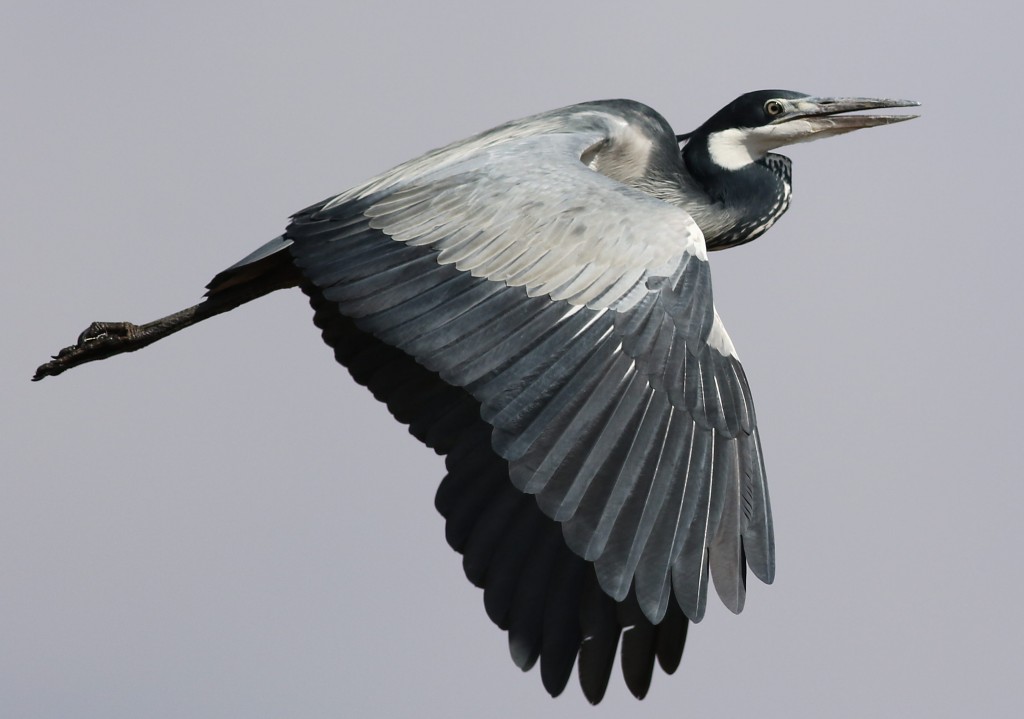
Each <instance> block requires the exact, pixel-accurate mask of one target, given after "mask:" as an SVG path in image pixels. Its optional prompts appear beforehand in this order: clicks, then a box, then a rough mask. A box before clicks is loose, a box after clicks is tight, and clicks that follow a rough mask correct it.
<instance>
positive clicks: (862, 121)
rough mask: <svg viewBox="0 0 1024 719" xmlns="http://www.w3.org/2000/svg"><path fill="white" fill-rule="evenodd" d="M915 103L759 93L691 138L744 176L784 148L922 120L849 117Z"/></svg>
mask: <svg viewBox="0 0 1024 719" xmlns="http://www.w3.org/2000/svg"><path fill="white" fill-rule="evenodd" d="M919 104H920V103H917V102H914V101H912V100H882V99H875V98H868V97H814V96H811V95H807V94H806V93H802V92H793V91H791V90H757V91H755V92H748V93H746V94H745V95H740V96H739V97H738V98H736V99H735V100H733V101H732V102H730V103H729V104H728V105H726V106H725V107H723V108H722V109H721V110H719V111H718V112H716V113H715V114H714V115H713V116H712V117H711V118H710V119H709V120H707V122H705V123H704V124H703V125H701V126H700V127H699V128H697V129H696V130H694V131H693V132H691V133H689V134H687V135H679V136H678V139H679V140H680V141H683V140H688V141H689V143H688V144H691V145H692V144H694V143H695V142H700V144H702V145H705V146H706V148H707V152H708V155H709V156H710V159H711V161H712V162H713V163H714V164H715V165H717V166H718V167H719V168H721V169H724V170H738V169H741V168H743V167H746V166H747V165H750V164H751V163H753V162H756V161H757V160H759V159H761V158H762V157H764V155H765V154H766V153H768V152H770V151H772V150H774V149H776V148H779V147H782V146H784V145H792V144H795V143H797V142H809V141H811V140H817V139H819V138H822V137H832V136H833V135H841V134H843V133H845V132H852V131H853V130H859V129H861V128H864V127H875V126H877V125H891V124H892V123H894V122H903V121H904V120H910V119H912V118H914V117H917V115H848V114H844V113H850V112H856V111H858V110H881V109H887V108H894V107H915V106H917V105H919Z"/></svg>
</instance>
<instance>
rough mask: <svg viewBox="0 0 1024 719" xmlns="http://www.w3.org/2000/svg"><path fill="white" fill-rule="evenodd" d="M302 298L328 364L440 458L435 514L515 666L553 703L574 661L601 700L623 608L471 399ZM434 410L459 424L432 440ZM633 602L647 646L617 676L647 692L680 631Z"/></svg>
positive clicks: (331, 309)
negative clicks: (499, 449)
mask: <svg viewBox="0 0 1024 719" xmlns="http://www.w3.org/2000/svg"><path fill="white" fill-rule="evenodd" d="M304 290H305V291H306V292H307V294H308V295H309V296H310V303H311V305H312V306H313V309H314V310H315V315H314V321H315V323H316V325H317V326H318V327H319V328H320V329H321V330H322V332H323V336H324V340H325V341H326V342H327V343H328V344H329V345H330V346H331V347H333V348H334V350H335V357H336V358H337V360H338V361H339V362H340V363H341V364H343V365H345V366H346V367H348V368H349V371H350V372H351V373H352V376H353V377H354V378H355V379H356V380H357V381H358V382H359V383H360V384H363V385H365V386H366V387H367V388H369V389H370V390H371V391H372V392H373V394H374V396H375V397H377V398H378V399H379V400H381V401H383V402H385V403H386V404H387V406H388V409H389V410H391V412H392V414H394V416H395V418H396V419H398V420H400V421H401V422H403V423H405V424H407V425H409V428H410V431H411V432H412V433H413V434H414V435H415V436H416V437H417V438H418V439H420V440H421V441H423V442H424V443H425V444H427V445H428V446H430V447H431V448H433V449H434V450H435V451H437V452H438V453H441V454H445V455H447V459H446V465H447V468H448V474H447V476H446V477H445V478H444V480H443V481H442V482H441V485H440V486H439V487H438V491H437V496H436V506H437V509H438V511H440V512H441V514H442V515H443V516H444V517H445V519H446V521H447V525H446V531H447V535H448V541H449V543H450V544H451V546H452V547H453V548H454V549H456V550H457V551H459V552H461V553H462V554H463V555H464V567H465V570H466V576H467V577H468V578H469V579H470V581H472V582H473V583H474V584H475V585H477V586H479V587H482V588H484V596H485V603H486V605H487V609H488V616H490V617H491V618H492V620H494V621H495V623H496V624H498V625H499V626H500V627H501V628H502V629H506V630H508V631H509V645H510V651H511V653H512V655H513V658H514V659H515V660H516V664H517V665H518V666H520V667H521V668H523V669H528V668H530V667H531V666H532V665H533V663H534V662H536V661H537V659H538V658H539V660H540V663H541V678H542V680H543V683H544V687H545V688H546V689H547V690H548V691H549V692H550V693H551V694H552V695H553V696H557V695H558V694H560V693H561V692H562V691H563V690H564V689H565V686H566V683H567V682H568V680H569V677H570V675H571V673H572V668H573V665H574V664H575V663H576V661H577V656H579V674H580V683H581V686H582V687H583V689H584V693H585V695H586V697H587V698H588V699H589V700H590V701H591V702H594V703H597V702H598V701H600V699H601V698H602V697H603V696H604V693H605V690H606V688H607V684H608V681H609V679H610V676H611V672H612V669H613V667H614V664H615V656H616V646H617V645H618V641H619V637H620V636H621V634H622V631H623V629H622V628H623V624H622V622H621V620H620V616H623V614H622V612H621V611H620V610H619V609H617V607H618V606H619V605H620V604H621V603H619V602H616V601H614V600H613V599H611V598H610V597H609V596H608V595H607V594H605V593H604V592H603V591H602V590H601V589H600V586H599V584H598V581H597V577H596V574H595V570H594V567H593V564H591V563H589V562H587V561H586V560H584V559H582V558H581V557H579V556H577V555H575V554H573V552H572V551H571V550H569V548H568V547H567V546H566V544H565V543H564V541H563V540H562V537H561V529H560V527H559V525H558V523H557V522H555V521H553V520H551V519H550V518H548V517H547V516H545V515H544V513H543V512H542V511H541V510H540V508H539V507H538V506H537V504H536V502H535V501H534V499H533V498H532V497H530V496H529V495H525V494H522V493H520V492H519V491H518V490H516V489H515V488H514V487H513V486H512V484H511V483H510V482H509V481H508V463H507V461H505V460H504V459H502V458H501V457H499V456H498V455H497V454H496V453H495V452H494V451H493V450H492V449H490V447H489V445H488V442H487V439H488V438H489V435H490V433H491V431H492V430H491V428H490V426H489V425H488V424H487V423H486V422H484V421H483V420H482V419H481V418H480V416H479V404H478V403H477V401H476V400H475V399H473V398H472V397H471V396H470V395H469V394H467V393H466V392H465V391H464V390H461V389H459V388H456V387H452V386H451V385H449V384H447V383H446V382H444V381H443V380H441V379H440V378H439V377H438V376H437V374H436V373H434V372H431V371H430V370H428V369H426V368H425V367H423V366H422V365H420V364H417V363H416V362H415V361H414V360H413V359H412V358H411V357H409V356H408V355H406V354H405V353H403V352H401V351H400V350H397V349H395V348H394V347H391V346H388V345H386V344H384V343H383V342H381V341H380V340H378V339H376V338H375V337H373V336H372V335H370V334H368V333H366V332H363V331H361V330H359V329H358V328H357V327H356V324H355V322H354V321H353V320H352V319H351V318H348V317H345V316H343V315H341V314H340V313H338V311H337V310H336V307H335V305H334V303H332V302H329V301H327V300H326V299H325V298H324V297H323V295H322V293H321V292H319V291H318V290H317V289H316V288H314V287H310V286H306V287H304ZM396 367H400V368H401V371H397V372H396V371H394V369H395V368H396ZM410 390H412V391H411V392H410ZM439 407H440V408H443V409H442V410H441V411H442V412H444V413H446V414H448V415H451V416H456V417H459V421H457V422H452V423H450V424H449V425H448V427H447V428H446V430H445V431H444V432H433V433H431V431H430V430H431V426H430V424H431V423H430V422H423V421H422V417H423V416H434V415H435V414H437V412H438V411H439V410H438V408H439ZM470 410H473V411H470ZM510 538H514V541H510ZM524 570H525V571H524ZM631 601H632V605H631V606H632V607H633V609H632V610H631V611H632V614H629V613H628V612H627V613H626V614H627V615H629V616H631V622H632V623H631V624H630V626H640V627H646V631H647V632H648V633H653V635H654V636H656V637H657V641H656V642H655V643H654V644H652V645H650V646H649V647H647V648H646V649H644V650H643V651H641V647H638V646H635V643H634V645H630V646H632V647H633V648H632V649H631V650H630V651H629V652H628V653H624V654H623V657H622V665H623V672H624V674H625V675H627V676H629V677H637V679H630V680H629V681H630V682H632V683H631V684H629V686H630V689H631V691H634V693H637V687H643V693H645V692H646V684H649V681H650V672H651V668H652V667H653V663H654V660H655V658H657V659H658V661H659V663H660V665H661V666H662V667H663V669H664V670H665V671H666V672H668V673H672V672H674V671H675V670H676V668H677V667H678V665H679V657H680V656H681V655H682V650H683V644H684V642H685V639H686V624H687V622H686V619H685V617H683V615H682V613H681V612H679V611H678V610H670V611H669V613H668V615H667V616H666V619H665V620H663V621H662V623H661V624H659V625H657V626H654V625H652V624H651V623H650V622H649V621H648V620H647V619H646V618H645V617H643V615H642V613H640V614H639V615H638V614H637V611H638V607H637V606H636V602H635V600H631ZM624 647H625V645H624ZM643 677H647V678H646V684H645V681H644V680H643Z"/></svg>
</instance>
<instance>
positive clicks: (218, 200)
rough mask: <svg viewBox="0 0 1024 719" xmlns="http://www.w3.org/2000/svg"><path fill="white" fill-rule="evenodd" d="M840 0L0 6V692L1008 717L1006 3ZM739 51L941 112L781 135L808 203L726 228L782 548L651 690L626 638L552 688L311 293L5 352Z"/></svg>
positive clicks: (1014, 404) (526, 710)
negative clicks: (147, 340)
mask: <svg viewBox="0 0 1024 719" xmlns="http://www.w3.org/2000/svg"><path fill="white" fill-rule="evenodd" d="M627 7H631V8H633V9H629V10H627V9H626V8H627ZM835 7H836V8H837V10H830V9H829V7H828V6H826V5H822V4H821V3H787V2H782V0H774V1H773V2H771V3H765V2H736V3H729V4H728V8H726V7H724V6H723V4H722V3H710V2H709V3H704V4H703V6H701V7H698V6H697V4H696V3H681V2H649V3H643V2H640V3H632V4H629V5H627V4H623V3H608V4H604V3H599V2H587V3H583V2H580V3H558V4H556V3H553V2H550V1H549V2H544V3H536V4H534V3H526V2H519V3H515V4H509V3H505V4H502V5H500V6H499V5H494V7H493V8H492V9H486V6H485V5H484V4H483V3H444V2H441V3H436V2H435V3H411V2H410V3H399V4H391V3H379V4H377V5H375V6H372V7H371V4H370V3H358V4H356V3H351V2H337V1H334V2H313V1H310V2H292V3H288V4H282V7H281V8H274V7H272V6H271V3H258V4H257V3H249V4H243V3H237V4H232V3H227V2H224V3H212V4H211V3H208V2H204V3H197V2H181V3H176V4H167V3H156V2H131V3H127V2H125V3H115V2H102V1H101V2H95V3H72V2H67V1H65V2H58V3H41V2H40V3H21V4H20V6H16V7H8V8H7V9H5V11H4V22H3V23H2V25H0V65H2V66H3V67H4V68H5V70H4V72H3V74H2V76H0V83H2V85H0V89H2V97H3V98H4V112H3V119H2V121H0V125H2V127H3V131H2V132H0V167H2V168H3V170H2V171H0V197H2V198H3V200H2V202H3V207H4V213H3V217H4V236H5V243H4V247H5V251H6V255H5V258H4V262H3V263H2V269H0V272H2V273H3V282H2V283H0V292H2V293H3V297H2V299H3V302H2V306H3V307H4V324H5V335H6V339H5V341H4V342H3V345H2V347H3V351H2V370H3V371H2V373H0V382H2V390H0V392H2V396H3V398H4V401H3V410H2V412H3V418H4V431H3V432H2V436H0V451H2V456H3V457H4V458H5V464H6V467H5V471H4V478H3V480H2V484H0V497H2V499H0V637H3V641H0V716H3V717H19V718H20V717H25V718H32V719H35V718H37V717H38V718H43V717H46V718H49V717H75V718H76V719H88V718H91V717H97V718H100V717H102V718H103V719H118V718H120V717H125V718H127V717H133V718H134V717H147V718H163V717H238V716H244V717H281V716H294V717H339V716H426V717H451V716H488V717H502V716H515V717H523V716H530V717H532V718H534V719H541V718H542V717H547V716H558V717H570V716H586V717H602V716H613V715H614V716H619V717H621V716H622V715H623V714H622V713H623V712H624V711H628V712H630V716H635V717H647V716H652V717H653V716H659V717H661V716H691V717H697V716H722V717H730V716H741V715H748V716H749V715H752V714H753V713H754V712H756V716H758V717H762V718H764V717H792V716H830V717H863V716H900V717H906V716H929V717H947V716H948V717H954V716H968V715H973V716H1010V715H1014V714H1015V712H1014V711H1013V709H1014V707H1016V708H1017V709H1018V710H1019V705H1018V699H1019V684H1020V660H1019V648H1020V646H1021V645H1022V643H1024V626H1022V620H1021V613H1020V611H1019V609H1018V607H1017V605H1018V604H1019V598H1020V596H1021V591H1022V589H1024V581H1022V571H1021V570H1022V567H1021V561H1020V559H1019V552H1018V551H1017V546H1018V545H1019V542H1020V540H1019V536H1020V529H1019V527H1020V516H1021V509H1020V508H1021V506H1022V505H1024V489H1022V481H1021V480H1022V477H1024V467H1022V460H1021V457H1022V454H1021V452H1020V449H1019V446H1018V444H1017V443H1018V442H1019V437H1018V435H1019V430H1020V426H1021V412H1020V407H1021V400H1022V399H1024V397H1022V388H1021V380H1020V379H1019V377H1020V374H1019V368H1020V367H1021V364H1022V362H1024V356H1022V351H1021V344H1022V341H1021V320H1020V317H1021V299H1020V289H1019V284H1018V277H1019V268H1020V266H1021V264H1022V261H1024V250H1022V242H1021V230H1020V224H1021V223H1020V221H1019V220H1018V219H1015V218H1014V217H1013V214H1014V213H1015V212H1017V211H1018V208H1019V207H1020V205H1021V199H1020V190H1021V184H1020V170H1019V163H1020V162H1021V159H1022V157H1021V155H1022V153H1021V142H1020V134H1021V131H1020V125H1019V123H1020V119H1021V117H1024V113H1022V110H1024V107H1022V96H1021V92H1020V80H1019V73H1020V70H1021V68H1022V67H1024V62H1022V57H1021V52H1020V49H1019V48H1020V38H1019V36H1018V31H1019V27H1020V25H1021V22H1022V20H1024V18H1022V11H1021V10H1020V9H1018V7H1017V6H1015V5H1013V4H1011V3H1005V4H1002V5H996V4H991V5H990V4H986V3H972V4H970V5H965V6H963V7H964V8H965V9H960V7H959V6H952V5H951V6H950V8H947V9H944V10H942V11H939V10H937V9H936V10H932V9H928V8H930V7H933V6H927V5H923V4H922V3H920V2H913V3H911V2H906V3H903V2H892V1H890V2H884V3H883V2H878V3H875V2H860V3H857V4H856V5H849V4H846V5H836V6H835ZM935 7H937V6H935ZM762 87H783V88H788V89H796V90H804V91H807V92H812V93H817V94H837V95H838V94H844V95H874V96H894V97H909V98H913V99H917V100H920V101H922V102H923V103H924V107H923V108H922V110H923V113H924V117H923V118H922V119H920V120H916V121H914V122H912V123H907V124H902V125H898V126H895V127H888V128H880V129H876V130H870V131H864V132H860V133H855V134H853V135H850V136H846V137H842V138H838V139H834V140H828V141H824V142H821V143H815V144H812V145H806V146H798V147H796V148H791V149H790V150H789V151H788V153H787V154H789V155H790V156H791V157H793V159H794V164H795V176H794V181H795V195H794V201H793V206H792V208H791V210H790V213H789V214H788V215H787V216H786V217H785V218H784V219H783V220H782V221H781V222H780V223H779V224H778V225H776V227H775V228H774V229H772V230H771V231H770V232H769V233H768V235H767V236H765V237H764V238H762V239H760V240H758V241H757V242H755V243H753V244H751V245H748V246H745V247H742V248H739V249H736V250H731V251H728V252H724V253H718V254H716V255H714V256H713V257H712V266H713V271H714V278H715V299H716V304H717V305H718V308H719V311H720V312H721V315H722V317H723V319H724V321H725V323H726V325H727V326H728V328H729V332H730V334H731V336H732V338H733V340H734V341H735V343H736V345H737V347H738V350H739V353H740V356H741V357H742V358H743V360H744V363H745V367H746V369H747V374H748V376H749V378H750V382H751V384H752V386H753V391H754V397H755V401H756V403H757V410H758V419H759V422H760V425H761V427H762V439H763V443H764V447H765V453H766V461H767V466H768V476H769V482H770V487H771V494H772V504H773V509H774V513H775V522H776V533H777V548H778V576H777V579H776V582H775V584H774V585H773V586H771V587H765V586H763V585H761V584H760V583H758V582H757V581H756V580H755V579H753V578H751V586H750V591H749V595H748V599H747V606H746V609H745V610H744V612H743V614H742V615H740V616H732V615H731V614H729V613H728V612H727V611H726V610H725V609H724V608H722V606H721V605H720V603H719V602H718V600H717V599H713V600H709V611H708V616H707V618H706V619H705V620H704V622H703V623H701V624H700V625H698V626H697V627H696V628H695V629H693V630H692V631H691V634H690V639H689V641H688V645H687V648H686V653H685V655H684V657H683V665H682V667H681V668H680V670H679V671H678V673H677V674H676V675H675V676H672V677H666V676H664V675H663V674H660V673H659V674H657V675H656V677H655V680H654V684H653V686H652V689H651V692H650V696H649V697H648V699H647V700H645V701H644V702H641V703H638V702H636V701H635V700H634V699H633V698H632V697H631V696H630V695H629V694H628V693H627V691H626V689H625V687H624V685H623V683H622V680H621V678H620V677H619V676H618V675H617V674H616V676H615V677H614V678H613V680H612V685H611V687H610V689H609V692H608V695H607V698H606V699H605V702H604V703H603V704H602V705H600V706H599V707H598V708H596V709H594V708H590V707H589V706H588V705H587V704H586V703H585V701H584V700H583V698H582V695H581V693H580V691H579V689H578V686H577V684H576V680H575V678H574V679H573V681H572V683H571V684H570V686H569V688H568V689H567V691H566V693H565V694H564V695H563V697H561V698H560V699H557V700H552V699H550V698H549V697H548V696H547V694H546V693H545V692H544V690H543V688H542V687H541V683H540V677H539V675H538V672H537V671H536V670H534V671H533V672H531V673H529V674H527V675H523V674H521V673H520V672H519V671H518V670H517V669H516V668H515V667H514V665H513V664H512V662H511V660H510V659H509V657H508V651H507V648H506V639H505V634H504V633H502V632H500V631H499V630H498V629H497V628H495V627H494V626H493V625H491V623H490V621H489V620H488V619H487V617H486V615H485V613H484V609H483V602H482V597H481V593H480V591H479V590H477V589H475V588H473V587H472V586H471V585H470V584H469V583H468V582H467V581H466V580H465V578H464V576H463V573H462V569H461V564H460V558H459V556H458V555H457V554H455V553H454V552H452V551H451V550H450V549H449V548H448V546H447V544H446V543H445V541H444V535H443V522H442V520H441V517H440V516H438V515H437V514H436V512H435V511H434V509H433V493H434V490H435V489H436V486H437V484H438V482H439V480H440V478H441V476H442V474H443V466H442V462H441V460H440V459H438V458H436V457H434V456H433V455H432V454H431V453H430V452H429V451H427V450H426V449H424V448H422V447H421V446H420V445H419V444H418V443H417V442H416V441H415V440H414V439H413V438H412V437H411V436H409V435H408V434H407V433H406V430H405V429H404V428H403V427H401V426H400V425H399V424H397V423H396V422H394V421H393V420H392V419H391V418H390V417H389V416H388V415H387V412H386V410H385V409H384V407H383V406H382V405H379V404H377V403H376V402H375V401H374V400H373V399H372V398H371V397H370V396H369V393H368V392H366V391H365V390H363V389H362V388H360V387H358V386H356V385H355V384H354V382H352V381H351V380H350V378H349V377H348V375H347V373H346V372H345V371H344V370H343V369H342V368H340V367H339V366H337V365H335V364H334V362H333V359H332V356H331V352H330V351H329V350H328V348H327V347H326V346H324V345H323V343H322V342H321V340H320V338H319V334H318V332H317V331H316V329H315V328H314V327H313V325H312V323H311V311H310V310H309V308H308V306H307V305H306V303H305V301H304V299H303V298H302V296H301V295H300V294H299V293H298V292H297V291H293V292H290V293H278V294H276V295H274V296H271V297H269V298H266V299H263V300H260V301H258V302H255V303H253V304H251V305H248V306H246V307H244V308H241V309H239V310H237V311H235V312H233V313H231V314H229V315H226V316H223V317H221V318H217V319H214V320H211V321H209V322H207V323H205V324H203V325H200V326H198V327H196V328H193V329H191V330H189V331H187V332H185V333H182V334H180V335H177V336H175V337H173V338H172V339H169V340H167V341H165V342H162V343H160V344H158V345H156V346H154V347H151V348H149V349H147V350H144V351H143V352H141V353H138V354H133V355H127V356H123V357H120V358H116V359H113V360H110V361H107V362H103V363H100V364H93V365H89V366H86V367H83V368H80V369H77V370H75V371H73V372H71V373H70V374H67V375H64V376H61V377H59V378H56V379H50V380H47V381H45V382H42V383H40V384H31V383H30V382H29V381H28V380H29V377H30V376H31V373H32V371H33V369H34V368H35V367H36V365H37V364H39V363H40V362H42V361H43V360H44V359H45V358H46V357H47V355H48V354H49V353H51V352H54V351H56V350H57V349H59V348H60V347H61V346H63V345H65V344H68V343H70V342H71V341H72V340H73V339H74V337H75V336H76V335H77V333H78V332H79V331H81V330H82V329H83V328H84V327H85V326H86V325H87V324H88V323H89V322H90V321H92V320H132V321H148V320H151V319H154V318H156V317H158V316H162V315H164V314H167V313H168V312H171V311H174V310H177V309H180V308H182V307H184V306H187V305H190V304H193V303H194V302H195V301H197V300H198V298H199V297H200V295H201V292H202V287H203V285H204V284H205V283H206V282H207V281H208V280H209V279H210V278H211V277H212V276H213V274H214V273H216V272H217V271H219V270H220V269H222V268H224V267H225V266H227V265H229V264H231V263H233V262H234V261H235V260H237V259H239V258H240V257H242V256H243V255H245V254H246V253H248V252H249V251H250V250H251V249H253V248H254V247H256V246H257V245H259V244H261V243H262V242H264V241H265V240H268V239H270V238H271V237H273V236H275V235H276V234H278V233H279V232H280V230H281V228H282V227H283V226H284V223H285V221H286V219H287V217H288V215H289V214H290V213H292V212H294V211H296V210H298V209H301V208H302V207H305V206H306V205H309V204H311V203H313V202H316V201H318V200H320V199H322V198H324V197H326V196H328V195H331V194H334V193H337V192H340V191H342V190H344V189H346V188H348V187H349V186H351V185H353V184H355V183H356V182H358V181H360V180H363V179H365V178H367V177H369V176H371V175H373V174H375V173H377V172H378V171H381V170H383V169H386V168H387V167H389V166H391V165H393V164H396V163H398V162H400V161H402V160H405V159H408V158H409V157H412V156H414V155H417V154H420V153H421V152H423V151H425V150H427V149H429V148H432V147H436V146H438V145H442V144H445V143H447V142H449V141H452V140H456V139H460V138H462V137H464V136H466V135H468V134H471V133H474V132H476V131H479V130H482V129H485V128H487V127H490V126H492V125H495V124H497V123H499V122H502V121H504V120H507V119H510V118H514V117H519V116H522V115H526V114H529V113H532V112H536V111H540V110H545V109H549V108H552V107H557V106H561V105H565V104H569V103H572V102H577V101H583V100H591V99H599V98H607V97H630V98H633V99H637V100H641V101H644V102H646V103H648V104H650V105H652V106H653V107H655V108H657V109H658V110H659V111H660V112H661V113H662V114H664V115H665V116H666V117H667V118H668V119H669V121H670V122H672V123H673V125H674V126H675V128H676V130H677V131H678V132H684V131H687V130H690V129H693V127H695V126H696V125H697V124H699V123H700V122H701V121H702V120H704V119H705V118H706V117H707V116H708V115H709V114H710V113H712V112H714V111H715V110H717V109H718V108H719V107H721V106H722V105H723V104H724V103H725V102H727V101H729V100H731V99H732V98H733V97H734V96H736V95H738V94H739V93H741V92H744V91H747V90H752V89H757V88H762ZM617 672H618V668H616V673H617Z"/></svg>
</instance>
